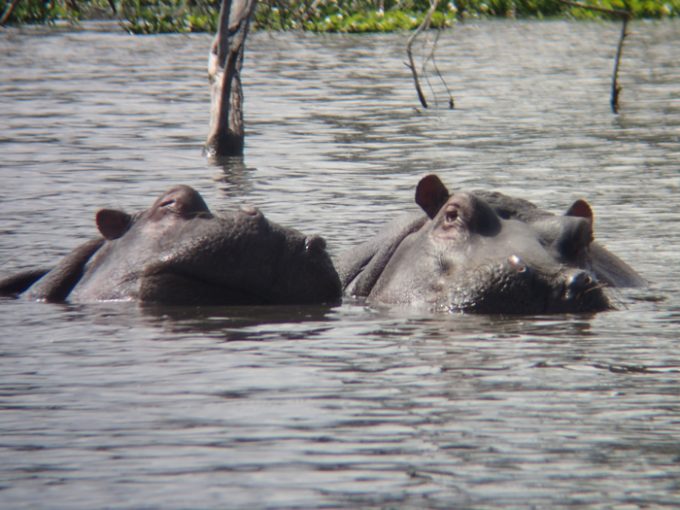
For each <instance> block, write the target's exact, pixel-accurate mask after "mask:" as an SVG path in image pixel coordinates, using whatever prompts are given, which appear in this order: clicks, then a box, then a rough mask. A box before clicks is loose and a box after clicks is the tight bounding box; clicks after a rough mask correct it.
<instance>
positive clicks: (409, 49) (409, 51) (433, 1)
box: [406, 0, 439, 108]
mask: <svg viewBox="0 0 680 510" xmlns="http://www.w3.org/2000/svg"><path fill="white" fill-rule="evenodd" d="M438 3H439V0H430V8H429V9H428V11H427V14H425V18H424V19H423V22H422V23H421V24H420V26H419V27H418V28H417V29H416V30H415V32H413V34H412V35H411V37H409V39H408V43H406V55H407V56H408V62H409V63H408V64H407V66H408V68H409V69H411V74H412V75H413V83H414V85H415V87H416V93H417V94H418V99H419V100H420V104H421V105H422V106H423V108H427V100H426V99H425V94H423V90H422V88H421V87H420V79H419V78H418V71H417V70H416V65H415V63H414V62H413V42H414V41H415V40H416V37H418V36H419V35H420V33H421V32H422V31H423V30H427V29H428V28H429V27H430V23H431V21H432V15H433V14H434V11H435V10H436V9H437V4H438Z"/></svg>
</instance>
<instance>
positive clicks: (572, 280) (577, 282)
mask: <svg viewBox="0 0 680 510" xmlns="http://www.w3.org/2000/svg"><path fill="white" fill-rule="evenodd" d="M592 283H593V278H592V277H591V276H590V273H587V272H585V271H579V272H577V273H575V274H573V275H571V276H570V277H569V278H568V280H567V287H569V288H572V289H584V288H586V287H589V286H590V285H592Z"/></svg>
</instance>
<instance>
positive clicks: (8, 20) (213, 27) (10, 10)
mask: <svg viewBox="0 0 680 510" xmlns="http://www.w3.org/2000/svg"><path fill="white" fill-rule="evenodd" d="M582 1H583V3H586V4H588V5H589V6H593V7H599V8H602V9H604V10H619V11H620V10H625V11H628V12H630V14H631V19H640V18H668V17H679V16H680V0H582ZM220 3H221V0H0V16H1V17H2V18H1V19H0V20H1V21H2V25H22V24H35V23H38V24H50V23H55V22H57V21H68V22H70V23H74V24H76V23H78V22H79V21H81V20H90V19H92V20H94V19H113V20H116V19H117V20H119V22H120V24H121V26H122V28H123V29H124V30H126V31H128V32H130V33H133V34H158V33H173V32H180V33H186V32H216V31H217V22H218V17H219V10H220ZM429 8H430V2H429V0H327V1H319V0H260V1H259V2H258V5H257V9H256V11H255V15H254V17H253V20H252V28H253V29H254V30H272V31H277V30H302V31H309V32H341V33H365V32H394V31H407V30H415V29H417V28H418V26H419V25H420V24H421V23H422V22H423V19H424V18H425V16H426V15H427V11H428V9H429ZM492 17H501V18H533V19H545V18H563V19H564V18H566V19H581V20H583V19H586V20H587V19H615V18H614V17H612V16H611V15H609V14H607V13H605V12H601V11H595V10H591V9H583V8H579V7H575V6H573V5H567V4H566V3H564V2H562V1H560V0H440V1H439V2H438V4H437V9H436V11H435V12H434V13H433V14H432V16H431V20H430V26H431V27H432V28H444V27H448V26H452V25H454V24H455V23H456V22H457V21H461V20H465V19H477V18H492Z"/></svg>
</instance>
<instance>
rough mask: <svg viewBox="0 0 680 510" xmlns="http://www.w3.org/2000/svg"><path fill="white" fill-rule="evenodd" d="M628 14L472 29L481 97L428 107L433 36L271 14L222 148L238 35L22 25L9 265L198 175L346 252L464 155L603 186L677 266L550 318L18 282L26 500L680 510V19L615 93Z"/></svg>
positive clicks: (26, 503) (255, 38) (12, 102)
mask: <svg viewBox="0 0 680 510" xmlns="http://www.w3.org/2000/svg"><path fill="white" fill-rule="evenodd" d="M618 33H619V25H618V24H616V23H572V22H540V23H536V22H515V21H494V22H476V23H469V24H464V25H459V26H457V27H455V28H454V29H453V30H450V31H446V32H444V33H443V34H442V36H441V38H440V40H439V45H438V50H437V53H436V56H437V63H438V65H439V68H440V70H441V72H442V74H443V76H444V77H445V79H446V81H447V83H448V86H449V88H450V89H451V91H452V93H453V95H454V96H455V101H456V106H457V108H456V109H455V110H452V111H451V110H448V109H447V108H446V96H445V94H444V92H443V90H442V88H441V86H440V85H439V84H438V82H437V81H436V80H434V79H433V80H432V85H433V88H434V91H435V92H436V96H437V97H438V98H439V105H438V106H437V107H435V108H431V109H429V110H427V111H423V110H422V109H421V108H419V105H418V103H417V99H416V95H415V92H414V89H413V85H412V81H411V77H410V74H409V72H408V69H407V68H406V67H405V66H404V61H405V53H404V45H405V41H406V35H405V34H395V35H364V36H346V35H308V34H300V33H286V34H279V33H272V34H266V33H257V34H252V36H251V37H250V39H249V45H248V48H247V50H246V62H245V68H244V86H245V96H246V103H245V113H246V123H247V129H248V135H247V141H246V144H247V148H246V154H245V157H244V159H243V161H242V162H232V163H229V164H226V165H223V166H215V165H211V164H210V163H209V162H208V161H207V160H206V159H205V158H204V157H203V155H202V153H201V147H202V143H203V141H204V139H205V136H206V133H207V125H208V110H209V89H208V84H207V54H208V49H209V45H210V42H211V37H210V36H209V35H163V36H153V37H135V36H130V35H127V34H125V33H122V32H120V31H119V30H118V29H117V27H115V26H113V25H98V24H91V25H85V29H84V30H79V31H74V30H72V29H63V28H62V29H59V28H53V29H46V28H25V29H21V30H18V29H7V30H3V31H2V32H0V70H1V71H0V72H1V73H2V77H1V79H0V105H1V106H0V176H1V179H2V180H1V183H2V185H1V186H0V264H2V266H1V273H2V274H7V273H11V272H12V271H14V270H18V269H21V268H25V267H27V266H40V265H51V264H53V263H55V262H56V261H57V260H58V259H59V257H60V256H62V255H63V254H65V253H67V252H68V251H69V250H70V249H71V248H73V247H75V246H76V245H78V244H79V243H81V242H82V241H83V240H85V239H88V238H90V237H92V236H93V235H94V234H95V228H94V222H93V216H94V213H95V211H96V210H97V209H99V208H102V207H118V208H124V209H127V210H131V211H134V210H140V209H144V208H147V207H148V206H149V205H150V204H151V203H152V202H153V200H154V199H155V198H156V196H157V195H158V194H160V193H161V192H162V191H164V190H165V189H167V188H169V187H170V186H172V185H174V184H177V183H187V184H190V185H192V186H193V187H195V188H196V189H198V190H199V191H200V192H201V193H202V194H203V195H204V197H205V199H206V201H207V202H208V204H209V205H210V206H211V208H212V209H213V210H216V211H219V210H228V209H233V208H235V207H237V206H238V205H239V204H241V203H251V204H255V205H257V206H258V207H260V208H261V209H262V210H263V212H264V213H265V214H266V215H267V216H268V217H269V218H270V219H272V220H274V221H277V222H279V223H282V224H286V225H290V226H294V227H296V228H298V229H300V230H302V231H304V232H305V233H309V234H311V233H321V234H323V235H324V236H325V237H326V238H327V240H328V244H329V248H330V250H331V251H332V252H333V253H337V252H338V251H340V250H342V249H344V248H347V247H350V246H352V245H353V244H355V243H358V242H360V241H363V240H365V239H368V238H369V237H370V236H371V235H372V233H374V232H376V231H377V230H378V229H379V228H380V226H381V225H382V224H383V223H384V222H386V221H388V220H389V219H391V218H392V217H394V216H395V215H397V214H400V213H401V212H402V211H404V210H405V209H408V208H410V207H412V206H411V204H412V202H413V191H414V186H415V184H416V182H417V180H418V178H419V177H420V176H421V175H423V174H424V173H426V172H437V173H438V174H439V175H440V176H441V178H442V179H443V180H444V181H445V182H446V183H447V184H448V185H449V187H450V188H451V189H480V188H481V189H495V190H500V191H503V192H506V193H510V194H516V195H520V196H522V197H524V198H528V199H530V200H533V201H535V202H536V203H538V204H539V205H541V206H542V207H545V208H547V209H550V210H553V211H555V212H559V211H563V210H566V208H567V207H568V206H569V204H570V203H571V202H572V201H573V200H575V199H577V198H580V197H583V198H586V199H587V200H588V201H589V202H590V203H591V205H592V206H593V209H594V211H595V214H596V223H595V225H596V235H597V237H598V238H599V239H600V240H601V241H602V242H603V243H604V244H605V245H607V246H608V247H609V248H610V249H612V250H613V251H615V252H616V253H618V254H619V255H620V256H621V257H622V258H624V259H625V260H626V261H628V262H629V263H631V264H632V265H633V266H634V267H636V268H637V269H638V270H639V271H640V273H642V275H644V276H645V278H647V279H649V281H650V282H651V284H650V287H649V288H646V289H638V290H622V291H620V292H617V293H616V295H615V301H616V303H617V305H618V310H617V311H613V312H607V313H600V314H597V315H555V316H546V317H524V316H522V317H495V316H463V315H447V314H428V313H425V312H423V311H417V312H416V311H413V312H409V311H404V310H389V309H388V310H383V309H381V310H376V309H371V308H367V307H363V306H360V305H358V304H353V303H346V304H344V305H342V306H340V307H335V308H324V307H274V308H232V309H219V308H200V309H194V308H174V309H173V308H161V307H146V308H140V307H138V306H136V305H134V304H129V303H102V304H96V305H69V304H62V305H59V304H42V303H32V302H27V301H23V300H8V299H5V300H2V301H0V309H1V313H0V331H2V335H1V337H0V506H1V507H2V508H11V509H23V508H25V509H28V508H30V509H37V508H49V509H91V508H112V509H113V508H115V509H123V508H130V509H132V508H134V509H141V508H144V509H179V508H300V509H311V508H352V507H353V508H447V509H448V508H498V507H504V508H530V507H531V508H559V507H574V508H583V507H589V508H613V507H616V508H660V507H667V508H677V507H678V506H680V332H679V327H680V298H679V297H678V295H679V294H680V276H679V273H678V267H679V265H680V232H679V229H678V224H680V65H678V47H680V23H679V22H678V21H673V22H634V23H633V24H632V26H631V35H630V37H629V38H628V39H627V40H626V46H625V48H624V58H623V62H622V69H621V76H620V80H621V84H622V86H623V92H622V96H621V100H622V101H621V113H620V114H619V115H613V114H612V113H611V112H610V110H609V87H610V75H611V68H612V64H613V55H614V50H615V45H616V41H617V38H618ZM417 55H418V56H420V55H421V53H420V50H419V52H418V53H417ZM429 76H430V77H431V78H432V77H433V76H434V75H433V74H432V73H429ZM425 90H426V93H427V94H428V97H429V98H430V100H431V101H432V97H433V96H432V91H431V90H430V89H429V88H428V87H427V85H425Z"/></svg>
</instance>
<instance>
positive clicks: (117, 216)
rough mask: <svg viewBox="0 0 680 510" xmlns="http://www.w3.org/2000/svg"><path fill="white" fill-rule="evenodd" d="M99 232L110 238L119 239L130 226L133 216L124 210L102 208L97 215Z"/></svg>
mask: <svg viewBox="0 0 680 510" xmlns="http://www.w3.org/2000/svg"><path fill="white" fill-rule="evenodd" d="M95 221H96V222H97V228H98V229H99V232H101V234H102V235H103V236H104V237H105V238H106V239H108V240H109V241H111V240H113V239H118V238H119V237H121V236H122V235H123V234H125V232H127V231H128V229H129V228H130V224H131V222H132V216H130V215H129V214H128V213H125V212H123V211H117V210H115V209H101V210H99V211H97V216H96V217H95Z"/></svg>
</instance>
